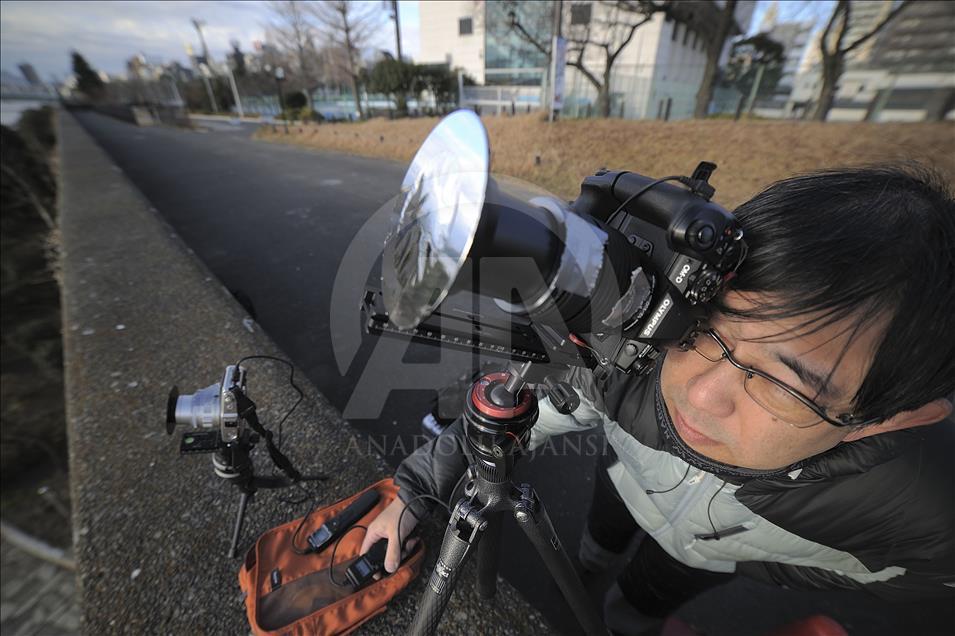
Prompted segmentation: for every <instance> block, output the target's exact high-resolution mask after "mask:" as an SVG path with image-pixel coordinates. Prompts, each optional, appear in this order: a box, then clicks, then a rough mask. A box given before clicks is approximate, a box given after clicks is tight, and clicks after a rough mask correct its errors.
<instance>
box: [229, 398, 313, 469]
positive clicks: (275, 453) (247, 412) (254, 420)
mask: <svg viewBox="0 0 955 636" xmlns="http://www.w3.org/2000/svg"><path fill="white" fill-rule="evenodd" d="M229 390H230V391H232V395H233V396H235V403H236V406H237V407H238V413H239V417H241V418H242V419H244V420H245V421H246V422H248V423H249V426H251V427H252V430H253V431H255V432H256V433H258V434H259V435H260V436H261V437H262V438H263V439H264V440H265V448H266V449H267V450H268V451H269V457H270V458H271V459H272V463H273V464H275V465H276V466H278V467H279V469H280V470H281V471H282V472H283V473H285V474H286V475H288V478H289V479H291V480H292V481H301V479H302V473H300V472H298V471H297V470H295V467H294V466H292V462H290V461H289V458H288V457H286V456H285V455H283V454H282V451H280V450H279V448H278V446H276V445H275V442H273V441H272V431H270V430H269V429H267V428H265V427H264V426H262V423H261V422H259V416H258V415H256V413H255V402H253V401H252V400H250V399H249V396H247V395H246V394H245V393H243V392H242V390H241V389H239V388H238V387H232V388H231V389H229Z"/></svg>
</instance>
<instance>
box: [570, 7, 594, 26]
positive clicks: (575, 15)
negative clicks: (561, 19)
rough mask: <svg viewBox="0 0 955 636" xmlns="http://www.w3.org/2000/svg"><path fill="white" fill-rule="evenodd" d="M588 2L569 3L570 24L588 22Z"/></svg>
mask: <svg viewBox="0 0 955 636" xmlns="http://www.w3.org/2000/svg"><path fill="white" fill-rule="evenodd" d="M591 7H592V5H590V4H572V5H570V23H571V24H590V9H591Z"/></svg>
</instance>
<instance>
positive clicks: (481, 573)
mask: <svg viewBox="0 0 955 636" xmlns="http://www.w3.org/2000/svg"><path fill="white" fill-rule="evenodd" d="M500 544H501V517H500V515H496V514H494V515H491V518H490V519H488V520H487V530H485V531H484V536H482V537H481V542H480V543H478V552H477V591H478V596H480V597H481V598H484V599H488V598H493V597H494V594H495V593H496V592H497V565H498V560H499V555H500Z"/></svg>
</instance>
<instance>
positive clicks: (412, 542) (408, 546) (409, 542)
mask: <svg viewBox="0 0 955 636" xmlns="http://www.w3.org/2000/svg"><path fill="white" fill-rule="evenodd" d="M419 541H421V539H420V538H418V537H412V538H410V539H406V540H405V549H404V550H402V552H401V558H404V557H406V556H408V555H409V554H411V553H412V552H413V551H414V548H415V546H416V545H418V542H419Z"/></svg>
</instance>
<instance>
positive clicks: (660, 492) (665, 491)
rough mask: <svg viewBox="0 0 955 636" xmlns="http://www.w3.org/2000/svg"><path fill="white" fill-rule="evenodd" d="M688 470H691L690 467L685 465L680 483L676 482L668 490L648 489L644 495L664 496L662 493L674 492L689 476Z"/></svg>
mask: <svg viewBox="0 0 955 636" xmlns="http://www.w3.org/2000/svg"><path fill="white" fill-rule="evenodd" d="M690 468H691V466H690V465H689V464H687V465H686V472H685V473H683V476H682V477H680V481H678V482H677V483H676V486H672V487H670V488H667V489H666V490H650V489H649V488H648V489H647V491H646V493H647V494H648V495H662V494H664V493H668V492H673V491H674V490H676V489H677V488H679V487H680V484H682V483H683V480H684V479H686V476H687V475H689V474H690Z"/></svg>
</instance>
